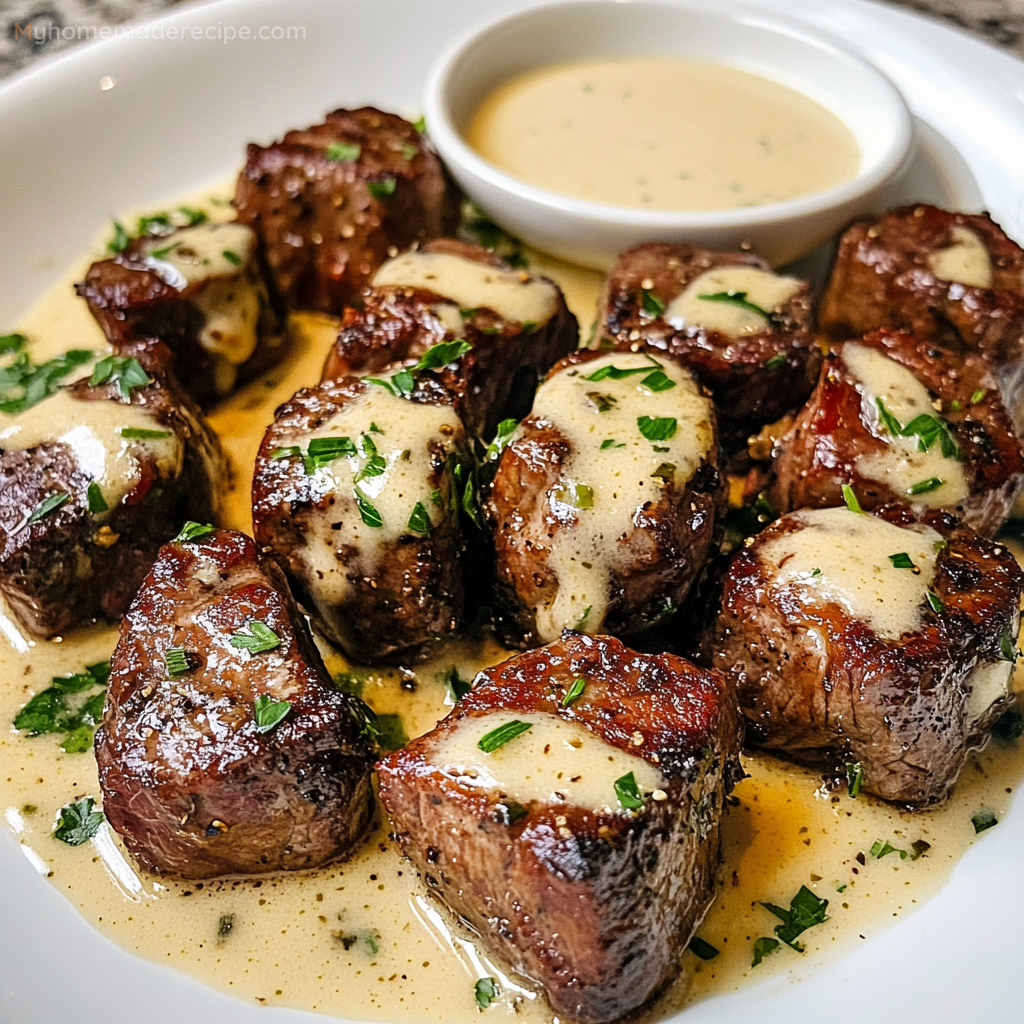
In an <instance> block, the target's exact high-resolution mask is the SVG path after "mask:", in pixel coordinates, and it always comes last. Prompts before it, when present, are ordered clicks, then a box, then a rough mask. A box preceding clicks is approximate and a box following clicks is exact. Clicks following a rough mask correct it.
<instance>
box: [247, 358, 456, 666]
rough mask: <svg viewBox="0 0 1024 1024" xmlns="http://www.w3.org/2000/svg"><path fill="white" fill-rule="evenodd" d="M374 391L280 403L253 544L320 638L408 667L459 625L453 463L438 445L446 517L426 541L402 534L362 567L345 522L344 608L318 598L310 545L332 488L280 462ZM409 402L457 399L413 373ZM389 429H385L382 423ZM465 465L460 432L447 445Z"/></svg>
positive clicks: (434, 482)
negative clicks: (299, 438) (300, 438)
mask: <svg viewBox="0 0 1024 1024" xmlns="http://www.w3.org/2000/svg"><path fill="white" fill-rule="evenodd" d="M373 387H375V385H372V384H369V383H367V382H365V381H363V380H360V379H358V378H355V377H346V378H343V379H341V380H336V381H324V382H323V383H322V384H320V385H318V386H317V387H314V388H306V389H304V390H302V391H299V392H298V393H297V394H296V395H295V396H293V397H292V399H291V400H290V401H288V402H286V403H285V404H284V405H282V406H281V407H280V408H279V409H278V410H277V413H276V416H275V419H274V423H273V424H272V425H271V426H270V428H269V429H268V430H267V433H266V436H265V437H264V439H263V443H262V445H261V446H260V451H259V454H258V455H257V457H256V471H255V474H254V476H253V527H254V532H255V536H256V540H257V542H258V543H259V544H260V545H261V546H262V548H263V550H264V552H265V553H267V554H269V555H271V556H272V557H273V558H274V559H275V560H276V561H277V563H278V565H280V566H281V568H282V569H283V570H284V572H285V574H286V575H287V576H288V578H289V580H290V582H291V583H292V585H293V587H294V588H295V592H296V594H297V595H299V599H300V600H301V601H302V603H303V604H304V605H305V607H306V608H308V609H309V611H310V612H311V613H312V614H313V615H314V617H315V619H316V622H317V626H318V628H319V629H320V631H321V632H322V633H323V634H324V636H326V637H327V638H328V639H329V640H331V641H332V642H333V643H336V644H339V645H340V646H342V647H343V648H344V649H345V650H346V651H347V652H348V653H349V655H350V656H351V657H353V658H355V659H357V660H358V661H360V662H361V663H375V662H378V661H381V660H384V659H389V658H392V659H393V658H402V659H404V660H406V661H407V660H409V659H410V658H413V659H415V658H417V657H419V656H421V655H424V654H425V653H426V651H427V648H428V647H429V645H430V644H431V643H432V642H434V641H437V640H438V639H440V638H442V637H444V636H447V635H449V634H450V633H451V632H452V631H453V630H454V629H455V628H456V627H457V626H458V623H459V621H460V620H461V618H462V611H463V586H462V560H461V554H462V549H463V546H464V545H463V538H462V534H461V531H460V526H459V521H458V514H457V511H456V508H457V506H456V502H455V500H454V497H453V480H452V472H453V466H452V464H451V461H450V459H449V458H448V454H449V453H446V452H445V451H444V450H442V448H441V446H440V445H438V446H437V447H436V451H435V457H434V463H435V468H434V473H433V476H432V477H431V481H430V482H431V486H432V487H433V488H434V489H436V490H437V491H438V492H439V496H440V499H441V501H442V502H443V505H444V508H445V513H444V515H443V517H442V519H441V521H440V523H439V524H438V525H436V526H435V527H434V528H433V529H432V530H431V531H430V532H429V533H428V534H426V535H423V536H416V535H414V534H412V533H406V534H404V535H403V536H401V537H400V538H398V540H397V541H396V542H395V543H394V544H393V545H391V546H390V547H389V550H388V551H387V554H386V556H385V557H383V558H380V559H378V560H375V562H374V564H372V565H371V564H366V563H365V562H364V560H363V553H362V552H361V550H360V549H359V548H358V547H357V546H354V545H352V544H346V543H345V540H344V535H345V534H344V524H340V529H339V532H338V535H337V537H338V539H337V543H336V544H335V545H334V550H335V556H336V557H337V558H338V559H339V561H340V562H342V563H344V565H345V567H346V572H347V574H348V579H349V581H350V582H351V583H353V584H354V587H353V589H352V591H351V592H350V593H349V594H348V596H347V597H346V598H345V600H344V601H343V602H342V603H341V604H337V605H335V604H329V603H326V602H324V601H317V599H316V598H315V597H314V596H313V594H312V591H311V586H310V584H311V582H312V578H313V575H315V574H316V572H317V570H316V567H315V565H314V564H313V563H312V562H311V561H310V553H309V545H310V544H311V543H314V542H315V540H316V533H315V531H314V530H313V529H312V527H311V520H312V519H314V518H317V517H323V516H325V515H328V514H329V509H330V507H331V506H333V505H334V503H335V497H334V491H333V489H327V490H325V488H324V487H323V486H321V485H318V484H317V482H316V481H315V480H314V479H313V478H312V477H310V476H308V475H307V474H306V473H305V470H304V468H303V465H302V462H301V461H299V460H288V459H280V458H276V459H275V458H274V452H275V451H276V450H277V449H279V448H281V447H283V446H286V445H289V444H294V442H295V440H296V435H297V434H308V432H310V431H314V430H317V429H318V428H320V427H321V426H323V425H324V424H325V423H327V422H329V421H330V420H331V419H332V418H333V417H334V416H335V415H336V414H337V413H338V412H339V411H340V410H341V409H342V408H343V407H344V406H345V405H346V404H347V403H348V402H350V401H351V400H352V399H353V398H356V397H358V396H359V395H361V394H363V392H364V391H366V389H367V388H373ZM409 400H410V401H412V402H415V403H419V404H424V405H451V404H452V397H451V395H450V394H448V392H447V391H446V390H445V388H444V387H443V386H442V385H441V384H440V383H439V382H438V381H437V380H436V379H434V377H433V376H432V375H431V374H429V373H422V374H418V375H417V381H416V390H415V391H413V393H412V394H411V395H410V396H409ZM384 426H385V430H386V429H387V427H386V425H384ZM451 441H452V444H453V445H454V449H455V451H456V452H457V453H460V455H461V458H462V460H463V461H465V462H467V463H468V461H469V459H470V455H469V447H468V443H467V442H466V439H465V437H464V435H461V434H460V435H459V436H455V437H453V438H451Z"/></svg>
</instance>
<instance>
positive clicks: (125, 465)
mask: <svg viewBox="0 0 1024 1024" xmlns="http://www.w3.org/2000/svg"><path fill="white" fill-rule="evenodd" d="M30 351H31V349H30ZM124 430H146V431H159V432H162V433H163V434H165V435H166V436H164V437H146V438H126V437H124V436H123V435H122V432H123V431H124ZM48 441H62V442H63V443H64V444H66V445H67V446H68V447H69V448H70V449H71V450H72V451H73V452H74V454H75V460H76V461H77V463H78V466H79V468H80V469H81V470H82V472H83V473H85V474H86V475H87V476H89V477H91V478H92V479H93V481H95V483H96V484H98V485H99V488H100V491H101V492H102V494H103V499H104V501H105V502H106V503H107V506H108V507H109V508H113V507H114V506H115V505H117V504H118V502H120V500H121V499H122V498H123V497H124V496H125V495H126V494H127V493H128V492H129V491H131V490H132V488H133V487H135V485H136V484H137V483H138V482H139V479H140V476H141V474H140V470H139V463H138V461H137V455H138V453H139V451H140V450H141V449H145V450H146V451H147V452H148V453H150V454H151V455H152V456H153V457H154V458H155V459H156V463H157V465H158V466H159V467H160V469H161V471H163V472H166V473H167V474H168V475H169V476H170V475H177V474H178V473H179V472H180V471H181V464H182V460H183V459H184V455H185V453H184V450H183V448H182V446H181V443H180V442H179V440H178V438H177V436H176V435H175V434H174V433H173V432H172V431H170V430H168V429H167V428H166V427H164V426H163V424H161V423H160V422H159V421H158V420H157V419H155V418H154V417H153V416H152V414H150V413H149V412H147V411H146V409H145V408H144V407H141V406H137V405H127V404H125V403H123V402H118V401H85V400H81V399H77V398H74V397H72V395H71V394H70V393H69V392H68V391H66V390H63V389H62V390H59V391H57V392H56V393H55V394H54V395H51V396H50V397H49V398H46V399H44V400H43V401H42V402H39V403H38V404H37V405H33V406H32V407H31V408H30V409H26V410H25V411H24V412H22V413H18V414H17V415H16V416H9V415H6V414H4V413H0V448H4V449H9V450H13V451H24V450H25V449H27V448H34V447H36V445H40V444H43V443H44V442H48Z"/></svg>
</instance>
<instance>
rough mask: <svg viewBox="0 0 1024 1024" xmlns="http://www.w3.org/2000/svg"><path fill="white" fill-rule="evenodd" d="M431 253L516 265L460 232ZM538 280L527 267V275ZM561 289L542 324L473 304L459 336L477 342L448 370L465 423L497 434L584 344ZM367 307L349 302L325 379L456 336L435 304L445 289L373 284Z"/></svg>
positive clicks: (414, 356)
mask: <svg viewBox="0 0 1024 1024" xmlns="http://www.w3.org/2000/svg"><path fill="white" fill-rule="evenodd" d="M421 249H422V251H423V252H427V253H446V254H449V255H452V256H459V257H461V258H463V259H467V260H474V261H475V262H477V263H483V264H487V265H489V266H493V267H495V268H497V269H498V270H504V271H509V270H511V269H512V268H511V267H509V266H508V265H507V264H506V263H504V262H502V260H501V259H499V258H498V257H497V256H495V255H494V253H492V252H489V251H488V250H487V249H483V248H481V247H480V246H478V245H473V244H472V243H470V242H464V241H462V240H461V239H457V238H438V239H434V240H433V241H431V242H428V243H427V244H426V245H424V246H422V247H421ZM531 280H537V278H533V277H531V276H530V275H528V274H523V282H524V283H526V282H528V281H531ZM540 280H543V281H547V282H548V283H549V284H551V285H552V287H554V288H555V289H556V292H557V300H558V307H557V311H556V312H555V314H554V315H553V316H552V317H551V319H550V320H548V321H547V323H545V324H543V325H540V326H535V325H531V324H523V323H520V322H519V321H516V320H512V321H509V320H504V319H503V318H502V317H501V316H499V315H498V314H497V313H495V312H494V310H491V309H474V310H466V311H465V313H466V314H467V315H466V316H465V317H464V319H463V328H462V331H461V332H460V333H459V335H458V337H461V338H463V339H464V340H466V341H467V342H469V344H470V345H472V346H473V347H472V349H471V350H470V351H469V352H467V353H466V354H465V355H463V356H462V357H461V358H460V359H459V360H458V362H457V363H455V364H453V365H451V366H448V367H445V368H444V369H443V370H442V371H441V379H442V380H443V382H444V384H445V386H446V387H447V388H448V389H449V390H450V391H451V392H452V393H453V394H454V395H455V396H456V408H457V409H458V412H459V415H460V416H461V417H462V421H463V423H465V425H466V429H467V430H468V431H469V432H470V433H471V434H473V435H475V436H477V437H480V438H483V439H485V440H487V439H490V438H491V437H493V435H494V431H495V428H496V427H497V425H498V423H499V422H500V421H501V420H503V419H505V418H506V417H512V418H514V419H521V418H522V417H523V416H525V415H526V413H527V412H529V409H530V401H531V400H532V397H533V390H534V388H535V387H536V383H537V381H538V380H539V379H540V378H541V377H543V376H544V374H545V373H547V371H548V370H549V369H550V368H551V367H552V366H553V365H554V364H555V363H556V362H558V360H559V359H561V358H562V357H563V356H566V355H568V354H569V353H570V352H574V351H575V350H576V348H577V346H578V345H579V324H578V323H577V321H576V317H575V316H573V314H572V313H571V312H570V311H569V307H568V306H567V305H566V304H565V297H564V296H563V295H562V292H561V289H559V288H558V287H557V285H555V284H554V282H551V281H548V279H547V278H541V279H540ZM363 299H364V301H363V307H362V308H361V309H359V310H356V309H347V310H345V315H344V318H343V320H342V325H341V330H340V331H339V333H338V339H337V341H336V342H335V343H334V347H333V348H332V349H331V351H330V353H329V354H328V356H327V361H326V363H325V364H324V370H323V379H324V380H332V379H335V378H338V377H341V376H344V375H346V374H359V375H362V374H366V373H379V372H381V371H382V370H384V369H385V368H387V367H389V366H392V365H394V366H395V368H397V366H398V364H401V363H406V362H414V361H416V360H418V359H419V358H420V356H422V355H423V353H424V352H425V351H426V350H427V349H428V348H430V347H431V345H436V344H438V343H439V342H442V341H452V340H454V339H455V338H456V334H455V333H454V332H453V331H452V330H451V328H450V327H449V326H446V325H445V324H444V323H443V322H442V321H441V320H440V319H439V318H438V316H437V315H436V313H435V312H434V311H433V308H432V307H433V306H434V305H436V304H437V303H438V302H450V300H448V299H446V298H445V297H444V296H442V295H439V294H437V293H435V292H429V291H425V290H423V289H419V288H391V287H385V288H370V289H368V290H367V291H366V292H365V293H364V296H363Z"/></svg>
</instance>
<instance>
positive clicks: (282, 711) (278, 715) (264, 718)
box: [231, 637, 292, 733]
mask: <svg viewBox="0 0 1024 1024" xmlns="http://www.w3.org/2000/svg"><path fill="white" fill-rule="evenodd" d="M231 642H232V643H234V642H235V641H234V637H232V639H231ZM275 646H276V645H275ZM268 649H269V648H268ZM252 706H253V712H254V714H255V718H256V731H257V732H261V733H262V732H270V730H271V729H273V728H274V726H275V725H277V724H278V723H279V722H280V721H281V720H282V719H283V718H284V716H285V715H287V714H288V712H289V711H291V709H292V705H291V701H287V700H274V698H273V697H271V696H269V695H268V694H266V693H261V694H260V695H259V696H258V697H257V698H256V700H254V701H253V705H252Z"/></svg>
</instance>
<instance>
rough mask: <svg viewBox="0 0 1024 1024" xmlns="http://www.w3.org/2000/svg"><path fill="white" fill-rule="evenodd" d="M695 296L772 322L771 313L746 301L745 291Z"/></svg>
mask: <svg viewBox="0 0 1024 1024" xmlns="http://www.w3.org/2000/svg"><path fill="white" fill-rule="evenodd" d="M697 298H698V299H703V300H704V301H705V302H724V303H726V304H727V305H730V306H737V307H739V308H740V309H745V310H747V312H748V313H757V315H758V316H763V317H764V318H765V320H767V321H768V322H769V323H771V322H772V314H771V313H769V312H768V310H766V309H762V308H761V307H760V306H758V305H756V304H755V303H753V302H749V301H747V293H746V292H711V293H710V294H709V295H698V296H697ZM773 358H778V357H773ZM782 358H783V360H785V358H786V357H785V356H783V357H782ZM769 362H771V360H769ZM771 369H774V367H771Z"/></svg>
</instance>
